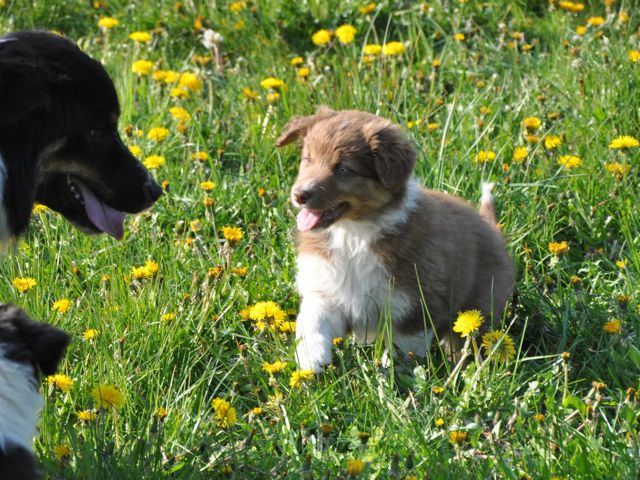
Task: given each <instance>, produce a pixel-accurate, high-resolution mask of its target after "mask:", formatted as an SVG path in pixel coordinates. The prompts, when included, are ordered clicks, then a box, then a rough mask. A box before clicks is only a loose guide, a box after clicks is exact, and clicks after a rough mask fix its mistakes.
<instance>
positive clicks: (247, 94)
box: [240, 87, 258, 100]
mask: <svg viewBox="0 0 640 480" xmlns="http://www.w3.org/2000/svg"><path fill="white" fill-rule="evenodd" d="M240 91H241V92H242V95H244V98H246V99H247V100H257V99H258V92H256V91H255V90H252V89H251V88H248V87H243V88H242V89H241V90H240Z"/></svg>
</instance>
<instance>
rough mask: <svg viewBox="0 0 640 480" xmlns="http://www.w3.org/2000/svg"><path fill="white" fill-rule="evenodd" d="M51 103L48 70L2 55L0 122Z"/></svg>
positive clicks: (0, 63)
mask: <svg viewBox="0 0 640 480" xmlns="http://www.w3.org/2000/svg"><path fill="white" fill-rule="evenodd" d="M50 103H51V92H50V86H49V82H48V81H47V74H46V73H45V72H43V71H42V69H40V68H38V67H37V66H35V65H32V64H30V63H26V62H20V61H15V60H13V59H12V58H10V57H9V58H0V126H3V125H6V124H9V123H15V122H16V121H17V120H20V119H21V118H22V117H25V116H27V115H29V114H30V113H31V112H34V111H36V110H39V109H41V108H47V107H48V106H49V105H50Z"/></svg>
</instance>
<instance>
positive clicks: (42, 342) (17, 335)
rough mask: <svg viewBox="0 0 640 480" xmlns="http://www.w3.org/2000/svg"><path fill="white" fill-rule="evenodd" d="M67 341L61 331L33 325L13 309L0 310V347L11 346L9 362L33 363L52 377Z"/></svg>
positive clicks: (66, 335)
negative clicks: (3, 344) (12, 360)
mask: <svg viewBox="0 0 640 480" xmlns="http://www.w3.org/2000/svg"><path fill="white" fill-rule="evenodd" d="M70 340H71V337H70V336H69V335H68V334H67V333H65V332H64V331H63V330H60V329H59V328H56V327H54V326H52V325H48V324H46V323H42V322H36V321H35V320H32V319H31V318H29V316H28V315H27V314H26V313H24V312H23V311H22V310H20V309H18V308H16V307H13V306H11V305H2V306H0V343H5V344H9V345H10V348H9V352H7V353H6V355H7V356H8V357H9V358H12V359H14V360H16V361H20V362H29V363H32V364H33V365H36V366H37V367H38V369H39V370H40V371H41V372H42V373H43V374H45V375H52V374H54V373H55V371H56V369H57V368H58V363H59V362H60V360H61V359H62V356H63V355H64V351H65V349H66V348H67V345H68V344H69V342H70Z"/></svg>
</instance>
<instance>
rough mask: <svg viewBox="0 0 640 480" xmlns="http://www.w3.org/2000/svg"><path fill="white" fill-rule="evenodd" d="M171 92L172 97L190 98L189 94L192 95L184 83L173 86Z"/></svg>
mask: <svg viewBox="0 0 640 480" xmlns="http://www.w3.org/2000/svg"><path fill="white" fill-rule="evenodd" d="M169 94H170V95H171V97H172V98H189V96H190V95H191V94H190V93H189V89H188V88H186V87H183V86H182V85H180V86H178V87H175V88H172V89H171V92H170V93H169Z"/></svg>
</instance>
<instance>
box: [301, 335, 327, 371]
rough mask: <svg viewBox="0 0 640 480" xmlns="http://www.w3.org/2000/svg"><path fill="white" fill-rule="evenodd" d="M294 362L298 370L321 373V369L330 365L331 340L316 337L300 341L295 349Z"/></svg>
mask: <svg viewBox="0 0 640 480" xmlns="http://www.w3.org/2000/svg"><path fill="white" fill-rule="evenodd" d="M296 362H297V363H298V368H299V369H300V370H313V372H314V373H321V372H322V367H325V366H326V365H329V364H330V363H331V340H329V341H327V340H326V339H324V338H318V337H315V338H313V339H304V338H303V339H301V340H300V343H298V348H296Z"/></svg>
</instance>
